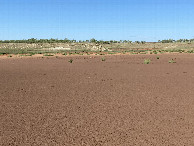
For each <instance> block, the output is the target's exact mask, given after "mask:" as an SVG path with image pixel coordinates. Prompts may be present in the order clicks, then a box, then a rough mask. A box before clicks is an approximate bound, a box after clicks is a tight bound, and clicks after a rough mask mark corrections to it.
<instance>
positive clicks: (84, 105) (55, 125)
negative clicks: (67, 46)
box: [0, 54, 194, 146]
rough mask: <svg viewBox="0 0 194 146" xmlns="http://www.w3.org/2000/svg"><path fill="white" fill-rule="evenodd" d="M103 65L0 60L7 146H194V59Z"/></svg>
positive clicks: (110, 59)
mask: <svg viewBox="0 0 194 146" xmlns="http://www.w3.org/2000/svg"><path fill="white" fill-rule="evenodd" d="M156 56H160V59H156ZM104 57H106V61H101V57H99V56H74V57H72V56H68V57H58V58H55V57H48V58H47V57H44V58H41V57H40V58H39V57H36V58H7V59H0V145H1V146H8V145H11V146H81V145H82V146H118V145H119V146H135V145H137V146H151V145H153V146H183V145H185V146H193V145H194V55H192V54H163V55H112V56H104ZM71 58H72V59H73V63H72V64H71V63H69V62H68V60H69V59H71ZM147 58H150V59H151V63H150V64H143V61H144V59H147ZM175 58H176V59H175ZM170 59H175V60H176V63H168V61H169V60H170Z"/></svg>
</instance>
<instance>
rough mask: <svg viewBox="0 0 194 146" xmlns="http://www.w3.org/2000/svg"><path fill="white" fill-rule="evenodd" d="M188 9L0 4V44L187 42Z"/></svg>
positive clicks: (66, 0) (193, 28)
mask: <svg viewBox="0 0 194 146" xmlns="http://www.w3.org/2000/svg"><path fill="white" fill-rule="evenodd" d="M193 7H194V1H193V0H0V39H1V40H6V39H28V38H38V39H40V38H43V39H46V38H48V39H49V38H58V39H64V38H69V39H76V40H86V39H91V38H96V39H98V40H125V39H126V40H132V41H135V40H139V41H142V40H144V41H157V40H162V39H168V38H173V39H179V38H187V39H191V38H194V19H193V17H194V8H193Z"/></svg>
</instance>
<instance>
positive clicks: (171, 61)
mask: <svg viewBox="0 0 194 146" xmlns="http://www.w3.org/2000/svg"><path fill="white" fill-rule="evenodd" d="M168 63H176V61H175V60H174V59H171V60H169V61H168Z"/></svg>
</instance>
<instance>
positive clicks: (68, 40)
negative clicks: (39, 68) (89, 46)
mask: <svg viewBox="0 0 194 146" xmlns="http://www.w3.org/2000/svg"><path fill="white" fill-rule="evenodd" d="M76 42H79V43H99V44H112V43H137V44H144V43H146V41H135V42H132V41H130V40H120V41H116V40H110V41H103V40H96V39H94V38H92V39H90V40H79V41H77V40H74V39H73V40H70V39H67V38H66V39H35V38H31V39H27V40H0V43H28V44H32V43H76ZM158 42H159V43H174V42H194V39H179V40H173V39H167V40H158Z"/></svg>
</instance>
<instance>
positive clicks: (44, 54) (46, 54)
mask: <svg viewBox="0 0 194 146" xmlns="http://www.w3.org/2000/svg"><path fill="white" fill-rule="evenodd" d="M44 56H54V55H53V54H44Z"/></svg>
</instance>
